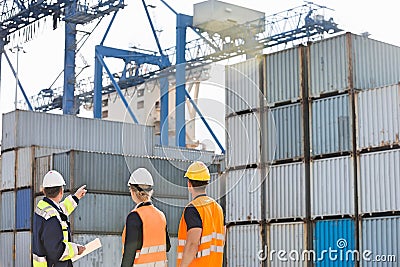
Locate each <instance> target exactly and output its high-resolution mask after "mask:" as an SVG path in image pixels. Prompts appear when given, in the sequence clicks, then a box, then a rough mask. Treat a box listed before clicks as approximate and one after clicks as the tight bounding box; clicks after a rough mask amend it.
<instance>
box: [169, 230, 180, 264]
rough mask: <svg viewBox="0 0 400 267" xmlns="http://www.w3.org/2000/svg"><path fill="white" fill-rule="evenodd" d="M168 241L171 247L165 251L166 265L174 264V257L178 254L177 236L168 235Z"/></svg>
mask: <svg viewBox="0 0 400 267" xmlns="http://www.w3.org/2000/svg"><path fill="white" fill-rule="evenodd" d="M169 242H170V243H171V249H170V250H169V252H168V253H167V259H168V266H169V267H172V266H176V258H177V256H178V251H177V248H178V238H177V237H169Z"/></svg>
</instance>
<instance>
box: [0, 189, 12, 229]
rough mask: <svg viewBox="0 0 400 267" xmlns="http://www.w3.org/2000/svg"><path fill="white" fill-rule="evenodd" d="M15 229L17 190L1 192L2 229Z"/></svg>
mask: <svg viewBox="0 0 400 267" xmlns="http://www.w3.org/2000/svg"><path fill="white" fill-rule="evenodd" d="M13 229H15V192H14V191H7V192H1V193H0V230H13Z"/></svg>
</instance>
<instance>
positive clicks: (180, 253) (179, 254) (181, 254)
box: [178, 252, 183, 260]
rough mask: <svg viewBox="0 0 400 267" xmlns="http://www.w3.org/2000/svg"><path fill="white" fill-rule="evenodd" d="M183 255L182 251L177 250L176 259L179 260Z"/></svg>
mask: <svg viewBox="0 0 400 267" xmlns="http://www.w3.org/2000/svg"><path fill="white" fill-rule="evenodd" d="M182 257H183V252H178V259H179V260H181V259H182Z"/></svg>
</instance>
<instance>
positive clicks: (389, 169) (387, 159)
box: [358, 149, 400, 213]
mask: <svg viewBox="0 0 400 267" xmlns="http://www.w3.org/2000/svg"><path fill="white" fill-rule="evenodd" d="M359 161H360V163H359V164H358V165H359V171H358V174H359V177H358V183H359V188H360V197H359V199H360V204H359V207H360V213H373V212H383V211H400V194H399V192H400V183H399V177H400V164H399V162H400V150H399V149H396V150H390V151H384V152H378V153H369V154H361V155H360V158H359Z"/></svg>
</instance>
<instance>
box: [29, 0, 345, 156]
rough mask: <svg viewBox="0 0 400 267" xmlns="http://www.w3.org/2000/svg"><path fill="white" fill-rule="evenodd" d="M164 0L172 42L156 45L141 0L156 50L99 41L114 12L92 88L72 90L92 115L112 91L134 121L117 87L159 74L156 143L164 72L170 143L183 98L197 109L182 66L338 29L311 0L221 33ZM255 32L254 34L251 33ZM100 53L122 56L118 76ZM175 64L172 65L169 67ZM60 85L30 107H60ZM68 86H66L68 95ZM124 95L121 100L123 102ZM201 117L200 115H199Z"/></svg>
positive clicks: (181, 142) (179, 126) (181, 124)
mask: <svg viewBox="0 0 400 267" xmlns="http://www.w3.org/2000/svg"><path fill="white" fill-rule="evenodd" d="M160 1H161V2H162V3H163V4H165V5H166V6H167V7H168V8H169V9H170V10H171V11H172V12H173V13H174V15H175V16H176V23H177V27H176V29H177V35H176V36H177V37H176V46H174V47H171V48H168V49H165V50H162V49H161V45H160V43H159V41H158V39H157V36H156V32H155V29H154V27H153V24H152V21H151V18H150V16H149V14H148V11H147V5H146V4H145V1H144V0H142V2H143V6H144V8H145V11H146V14H147V17H148V20H149V22H150V26H151V30H152V32H153V35H154V37H155V40H156V43H157V47H158V51H157V52H154V53H153V52H151V53H150V52H148V51H137V50H133V51H131V50H122V49H116V48H110V47H105V46H103V42H104V40H105V38H106V36H107V34H108V31H109V30H110V27H111V25H112V22H113V20H114V18H115V15H116V13H114V17H113V19H112V20H111V22H110V25H109V27H108V28H107V31H106V33H105V35H104V37H103V40H102V41H101V43H100V45H98V46H96V61H95V77H94V88H90V89H89V90H86V91H79V93H76V94H75V99H76V100H77V101H78V102H79V103H78V105H79V104H82V103H93V104H94V117H95V118H100V117H101V96H102V95H104V94H109V93H111V92H114V91H117V93H118V94H119V95H120V96H121V99H122V100H123V102H124V104H125V106H126V108H127V109H128V112H129V114H130V115H131V117H132V119H133V121H137V120H136V118H135V116H134V114H133V112H132V111H131V110H130V108H129V105H128V103H127V102H126V100H125V98H124V96H123V94H122V92H121V90H122V89H125V88H128V87H132V86H136V85H139V84H141V83H144V82H146V81H148V80H149V79H154V78H159V79H160V84H161V85H162V86H161V88H160V90H161V92H160V96H161V114H160V117H161V118H160V126H161V127H160V128H161V144H163V145H166V144H167V142H168V117H167V114H168V94H165V92H166V91H168V87H167V86H168V85H167V83H166V82H165V80H164V81H163V78H164V79H165V76H166V75H167V74H168V73H174V74H175V76H176V84H177V88H176V125H175V129H176V132H177V133H178V134H177V136H176V145H178V146H182V147H184V146H185V110H184V108H183V107H184V105H182V103H184V102H185V100H186V98H187V99H188V100H189V101H190V102H191V103H192V104H193V106H194V108H195V110H196V111H197V112H198V113H199V114H200V116H201V111H200V110H199V109H198V107H197V106H196V104H195V103H194V101H193V100H192V99H191V98H190V95H189V93H188V92H187V91H186V89H185V83H186V80H185V79H186V77H185V71H187V70H190V69H194V68H198V67H201V66H205V65H207V64H210V63H212V62H218V61H221V60H224V59H229V58H231V57H235V56H239V55H254V54H256V53H259V52H260V51H262V49H264V48H269V47H275V46H278V45H282V44H289V43H293V44H294V42H296V41H297V42H302V41H304V40H306V41H308V40H310V38H311V37H313V36H318V35H323V34H325V33H329V34H331V33H336V32H339V31H341V30H340V29H339V28H338V27H337V24H336V23H335V22H334V21H333V19H332V18H330V19H329V20H325V18H324V17H323V15H321V13H323V12H324V10H326V9H327V7H324V6H320V5H316V4H314V3H311V2H306V3H305V4H304V5H301V6H298V7H295V8H291V9H289V10H286V11H283V12H279V13H276V14H273V15H270V16H267V17H265V18H264V19H263V20H257V21H250V22H246V23H243V24H241V25H235V26H234V27H233V28H232V29H229V28H228V29H225V30H224V33H223V34H213V33H209V32H207V31H204V30H202V29H201V28H197V27H194V26H193V17H192V16H188V15H184V14H180V13H178V12H176V11H175V10H174V9H173V8H171V7H170V6H169V5H168V4H167V3H166V2H165V1H164V0H160ZM187 29H191V30H193V31H194V32H195V33H196V34H197V35H198V36H199V37H198V38H197V39H194V40H190V41H187V40H186V31H187ZM254 33H257V34H254ZM226 36H234V37H232V38H225V37H226ZM104 57H114V58H119V59H122V60H123V61H124V63H125V64H124V69H123V70H122V71H121V73H122V75H120V76H119V77H118V78H115V77H113V75H112V74H111V72H110V70H109V69H108V67H107V65H106V64H105V62H104V60H103V58H104ZM128 64H131V65H136V66H138V68H136V71H135V72H133V73H130V72H128V71H127V66H128ZM143 64H150V65H152V66H153V68H150V70H148V71H146V72H138V71H137V70H138V69H139V68H140V66H141V65H143ZM174 66H175V68H174ZM103 68H104V69H105V70H106V72H107V74H108V76H109V79H110V80H111V85H108V86H103V85H102V82H101V81H102V69H103ZM65 90H66V88H65V86H64V91H63V94H62V93H61V92H60V93H58V94H57V93H55V94H51V95H49V94H46V92H40V93H39V95H37V96H35V97H34V99H36V100H37V102H38V105H36V106H35V110H37V111H48V110H51V109H56V108H61V107H63V105H62V103H61V101H60V96H61V95H63V99H65V95H66V91H65ZM71 92H73V91H72V90H70V91H69V93H70V94H71ZM72 97H73V95H70V96H69V98H72ZM124 100H125V101H124ZM201 117H202V116H201ZM202 120H203V122H204V123H205V124H206V126H207V128H208V129H209V131H210V133H211V135H212V136H213V138H214V139H215V140H216V142H217V144H218V145H219V146H220V148H221V150H222V151H224V149H223V147H222V145H221V144H220V143H219V141H218V139H217V138H216V137H215V135H214V134H213V132H212V130H211V128H210V127H209V126H208V124H207V122H206V121H205V120H204V118H202Z"/></svg>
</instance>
